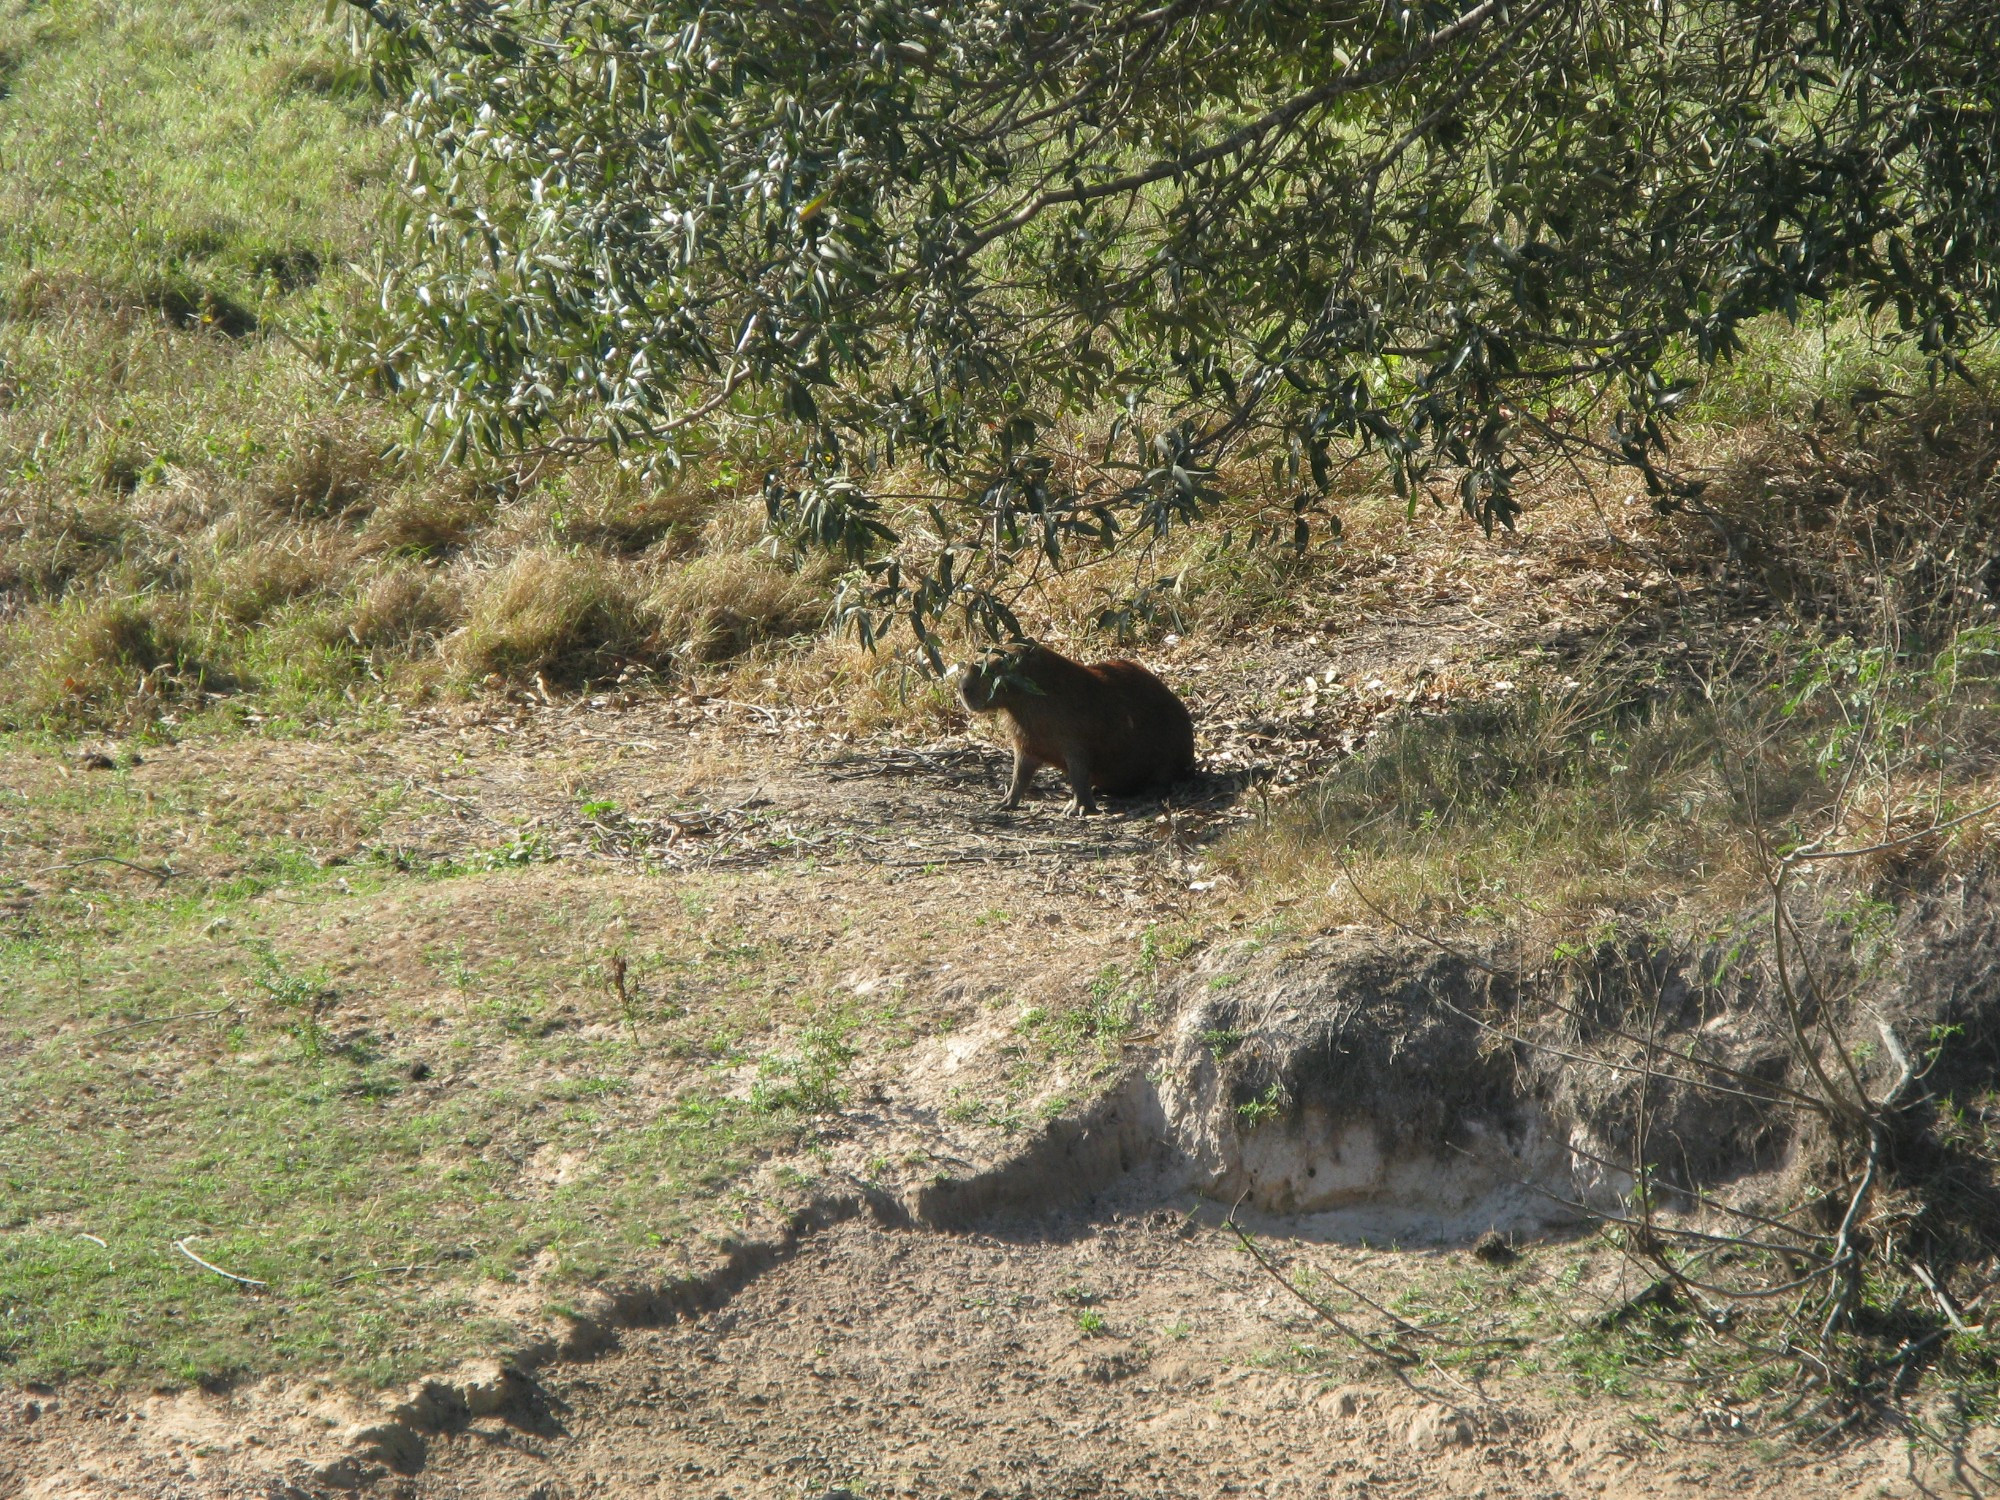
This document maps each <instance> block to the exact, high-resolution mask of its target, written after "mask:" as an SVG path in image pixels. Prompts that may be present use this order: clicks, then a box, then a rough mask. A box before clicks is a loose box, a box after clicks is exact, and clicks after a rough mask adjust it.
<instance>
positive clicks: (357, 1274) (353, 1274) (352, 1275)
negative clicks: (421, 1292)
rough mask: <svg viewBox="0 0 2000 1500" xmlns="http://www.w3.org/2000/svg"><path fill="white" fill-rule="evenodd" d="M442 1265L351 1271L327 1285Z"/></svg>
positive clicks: (371, 1268)
mask: <svg viewBox="0 0 2000 1500" xmlns="http://www.w3.org/2000/svg"><path fill="white" fill-rule="evenodd" d="M442 1264H443V1262H442V1261H431V1262H429V1263H428V1264H426V1265H419V1266H369V1267H367V1268H366V1269H364V1270H360V1271H349V1272H348V1273H347V1274H346V1275H345V1276H336V1277H334V1279H333V1280H332V1281H330V1282H328V1283H327V1285H329V1286H346V1285H347V1283H348V1282H350V1281H359V1280H360V1279H361V1278H362V1277H363V1276H402V1275H407V1274H410V1273H412V1272H416V1271H435V1270H437V1269H438V1268H439V1267H440V1266H441V1265H442ZM260 1285H261V1283H260Z"/></svg>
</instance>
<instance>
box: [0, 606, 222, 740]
mask: <svg viewBox="0 0 2000 1500" xmlns="http://www.w3.org/2000/svg"><path fill="white" fill-rule="evenodd" d="M214 677H215V674H213V673H212V672H211V671H210V670H209V669H207V668H206V667H205V666H204V665H203V663H202V662H201V660H200V658H199V657H198V655H197V652H196V643H195V639H194V633H193V631H192V630H191V629H190V627H189V621H188V618H187V609H186V605H185V603H184V601H182V600H180V599H177V598H171V597H160V596H157V595H125V596H94V597H93V596H84V595H77V594H72V595H70V596H69V597H67V598H65V599H64V600H63V601H62V602H60V603H57V604H53V605H43V606H37V607H34V608H31V609H29V610H27V611H25V612H24V613H23V615H22V616H21V617H20V618H19V619H18V620H16V621H15V622H13V624H12V626H11V627H10V628H9V629H8V630H7V632H6V634H5V636H4V637H0V679H4V681H5V683H6V687H5V689H4V690H0V725H4V727H7V728H10V729H26V728H53V729H72V728H78V727H82V726H85V725H92V724H106V723H112V724H121V725H130V724H133V723H136V722H141V721H143V720H145V719H147V718H149V717H150V716H151V714H152V712H153V711H154V710H155V709H156V708H157V707H158V706H159V705H160V704H161V703H163V702H166V701H172V700H174V699H177V698H180V697H182V696H184V695H185V694H186V693H188V692H189V691H193V690H198V689H200V688H203V687H205V686H210V685H213V682H214Z"/></svg>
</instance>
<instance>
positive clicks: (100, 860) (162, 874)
mask: <svg viewBox="0 0 2000 1500" xmlns="http://www.w3.org/2000/svg"><path fill="white" fill-rule="evenodd" d="M85 865H123V866H124V867H125V868H126V869H128V870H137V871H138V872H139V873H140V874H141V875H150V876H152V877H153V879H155V880H172V879H173V878H174V875H175V873H176V872H175V871H173V870H170V869H168V868H167V867H166V866H164V865H162V866H161V867H160V868H159V869H157V870H156V869H154V868H153V867H152V866H151V865H135V864H133V863H132V861H131V860H129V859H120V858H119V857H118V856H117V855H115V854H86V855H84V856H83V858H81V859H72V860H66V861H64V862H63V863H62V864H59V865H50V866H49V867H48V868H47V869H46V870H43V871H41V873H42V874H44V875H54V874H56V873H57V872H58V871H61V870H76V869H81V868H82V867H83V866H85Z"/></svg>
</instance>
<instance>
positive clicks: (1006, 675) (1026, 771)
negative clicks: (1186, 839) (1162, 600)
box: [958, 645, 1194, 817]
mask: <svg viewBox="0 0 2000 1500" xmlns="http://www.w3.org/2000/svg"><path fill="white" fill-rule="evenodd" d="M963 673H964V675H963V676H962V677H961V678H960V679H959V684H958V697H959V701H960V702H962V703H963V704H964V705H965V706H966V707H967V708H969V709H971V710H972V712H974V713H976V714H992V713H997V714H999V715H1000V717H1001V718H1002V719H1003V720H1004V721H1005V722H1006V725H1007V730H1008V733H1009V735H1010V736H1011V737H1012V738H1013V741H1014V779H1013V781H1012V783H1011V784H1009V786H1008V788H1007V799H1006V801H1004V802H1002V803H1001V804H1000V806H1001V807H1002V808H1003V809H1004V808H1011V807H1018V806H1020V803H1021V793H1023V792H1025V791H1026V790H1027V789H1028V782H1029V781H1030V780H1031V779H1032V778H1033V776H1034V774H1035V772H1036V770H1037V769H1038V768H1040V767H1042V766H1056V767H1059V768H1060V769H1061V770H1062V772H1063V774H1064V775H1065V776H1067V777H1068V778H1069V785H1070V791H1071V793H1072V796H1071V798H1070V800H1069V803H1068V805H1067V806H1065V807H1064V808H1063V814H1064V816H1065V817H1074V816H1080V815H1081V814H1083V813H1094V812H1096V811H1097V799H1096V798H1094V797H1092V796H1091V792H1092V791H1100V792H1109V793H1111V794H1112V795H1113V796H1123V795H1125V794H1127V793H1130V792H1139V791H1144V790H1145V789H1146V788H1148V787H1154V786H1161V785H1164V784H1166V783H1168V782H1171V781H1174V780H1176V779H1177V778H1179V777H1182V776H1186V775H1189V774H1190V773H1191V772H1193V770H1194V721H1193V720H1192V719H1191V718H1189V717H1188V711H1187V705H1185V704H1184V703H1182V702H1181V700H1180V699H1178V698H1176V697H1175V696H1174V693H1173V689H1171V688H1169V687H1168V686H1167V685H1166V684H1165V683H1164V682H1162V681H1160V679H1159V678H1157V677H1155V676H1154V675H1153V674H1152V673H1151V672H1148V671H1147V670H1146V669H1145V668H1144V667H1142V666H1140V665H1139V664H1138V663H1137V662H1135V661H1104V662H1099V663H1098V664H1097V665H1096V666H1094V667H1086V666H1084V665H1083V664H1082V663H1080V662H1073V661H1071V660H1070V659H1069V658H1068V657H1066V656H1058V655H1057V654H1056V653H1055V652H1053V651H1051V650H1049V649H1048V648H1047V647H1046V646H1036V645H1023V646H1016V647H1013V648H1012V649H1010V650H1007V651H1001V652H995V653H992V654H991V655H989V656H988V657H987V658H986V659H985V660H984V661H981V662H978V663H975V664H971V665H968V666H966V667H965V668H964V669H963Z"/></svg>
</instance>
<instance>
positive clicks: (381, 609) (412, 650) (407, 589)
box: [347, 563, 465, 656]
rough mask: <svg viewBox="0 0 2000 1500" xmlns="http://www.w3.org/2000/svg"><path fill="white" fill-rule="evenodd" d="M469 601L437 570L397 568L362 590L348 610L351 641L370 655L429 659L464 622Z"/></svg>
mask: <svg viewBox="0 0 2000 1500" xmlns="http://www.w3.org/2000/svg"><path fill="white" fill-rule="evenodd" d="M464 609H465V600H464V595H463V593H462V591H461V590H460V589H459V588H458V587H456V586H455V584H454V583H453V582H452V581H451V580H449V579H447V578H445V577H443V576H441V575H440V574H439V573H437V572H436V571H435V570H433V569H430V568H425V567H420V566H417V565H415V564H411V563H392V564H390V565H389V566H388V567H386V568H384V569H383V570H382V571H381V572H380V573H377V574H376V575H375V576H374V577H372V578H369V579H366V580H364V581H363V582H362V583H361V584H360V585H359V587H358V589H357V591H356V593H355V595H354V597H353V599H352V601H351V602H350V604H349V606H348V610H347V635H348V638H349V639H350V640H352V641H353V642H354V644H355V645H357V646H359V647H360V648H361V649H362V650H364V651H369V652H374V653H391V652H393V653H398V654H401V655H406V656H418V655H424V654H428V652H429V651H430V650H432V649H434V648H435V647H436V645H437V643H438V642H439V641H441V640H443V639H444V637H445V636H446V635H447V634H448V633H449V632H450V630H451V629H452V627H453V626H455V625H456V624H457V623H458V621H459V620H460V619H461V618H463V615H464Z"/></svg>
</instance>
